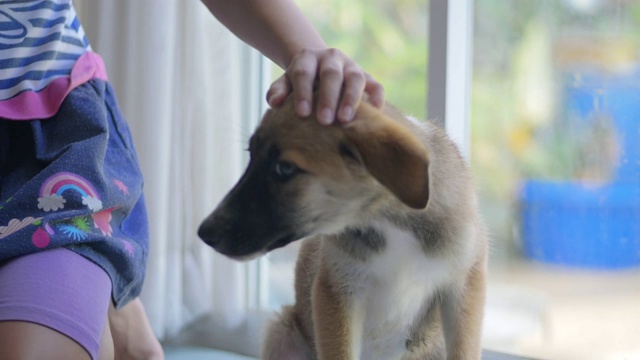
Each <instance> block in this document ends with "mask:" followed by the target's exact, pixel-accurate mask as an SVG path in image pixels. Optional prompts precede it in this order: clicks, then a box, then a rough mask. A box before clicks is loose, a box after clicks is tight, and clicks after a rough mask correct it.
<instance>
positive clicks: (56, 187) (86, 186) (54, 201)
mask: <svg viewBox="0 0 640 360" xmlns="http://www.w3.org/2000/svg"><path fill="white" fill-rule="evenodd" d="M66 191H75V192H77V193H79V194H80V196H82V204H84V205H86V206H87V207H88V208H89V209H90V210H91V211H92V212H97V211H99V210H100V209H102V201H101V200H100V196H99V195H98V192H97V191H96V189H95V188H94V187H93V185H92V184H91V183H90V182H89V181H87V179H85V178H83V177H82V176H80V175H77V174H73V173H69V172H60V173H56V174H54V175H53V176H51V177H50V178H48V179H47V180H46V181H45V182H44V184H42V187H41V188H40V197H39V198H38V209H42V210H44V211H47V212H48V211H57V210H60V209H63V208H64V204H65V203H66V202H67V201H66V200H65V198H64V197H63V194H64V193H65V192H66Z"/></svg>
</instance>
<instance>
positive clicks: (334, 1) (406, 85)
mask: <svg viewBox="0 0 640 360" xmlns="http://www.w3.org/2000/svg"><path fill="white" fill-rule="evenodd" d="M298 4H299V5H300V7H301V8H302V9H303V11H304V12H305V14H306V15H307V16H308V17H309V18H310V19H311V21H312V22H313V23H314V25H315V26H316V28H317V29H318V31H319V32H320V33H321V34H322V36H323V37H324V39H325V40H326V42H327V44H328V45H329V46H331V47H335V48H338V49H340V50H342V51H343V52H345V53H346V54H347V55H349V56H350V57H352V58H353V59H354V60H355V61H356V62H357V63H358V64H359V65H360V66H361V67H362V68H363V69H364V70H365V71H367V72H368V73H370V74H371V75H373V77H374V78H375V79H376V80H378V81H380V82H381V83H382V84H383V85H384V86H385V90H386V94H387V100H388V101H390V102H391V103H393V104H395V105H396V106H398V107H399V108H401V109H403V110H404V111H405V112H407V113H410V114H412V115H414V116H416V117H419V118H424V116H425V112H426V108H425V104H426V99H427V97H426V96H427V93H426V88H427V43H428V41H427V23H426V16H427V10H426V6H427V3H426V2H424V1H417V0H327V1H315V0H300V1H298Z"/></svg>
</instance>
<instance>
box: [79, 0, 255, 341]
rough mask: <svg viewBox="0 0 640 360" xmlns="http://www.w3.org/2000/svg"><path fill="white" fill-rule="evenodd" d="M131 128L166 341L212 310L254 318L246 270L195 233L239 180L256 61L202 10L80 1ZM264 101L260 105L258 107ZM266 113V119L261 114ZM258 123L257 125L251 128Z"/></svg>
mask: <svg viewBox="0 0 640 360" xmlns="http://www.w3.org/2000/svg"><path fill="white" fill-rule="evenodd" d="M76 6H77V7H78V13H79V14H80V17H81V19H82V21H83V26H84V28H85V31H86V33H87V36H88V38H89V41H90V42H91V44H92V46H93V49H94V51H96V52H98V53H99V54H101V55H102V56H103V58H104V60H105V63H106V65H107V69H108V71H109V78H110V81H111V82H112V84H113V85H114V87H115V89H116V94H117V97H118V100H119V102H120V106H121V109H122V111H123V113H124V115H125V117H126V118H127V119H128V121H129V124H130V126H131V130H132V132H133V136H134V140H135V143H136V146H137V150H138V155H139V158H140V163H141V167H142V171H143V173H144V175H145V179H146V181H145V195H146V200H147V207H148V210H149V219H150V232H151V253H150V256H149V267H148V271H147V278H146V282H145V286H144V289H143V294H142V300H143V302H144V303H145V306H146V308H147V311H148V314H149V317H150V320H151V322H152V325H153V328H154V331H155V332H156V334H157V335H158V336H159V337H160V338H168V337H172V336H174V335H176V334H177V332H178V330H180V329H181V328H182V327H183V326H184V325H186V324H188V323H189V322H191V321H192V320H194V319H196V318H197V317H199V316H201V315H203V314H207V313H211V312H212V311H213V314H214V315H216V318H218V319H219V320H220V321H221V322H222V325H221V326H222V328H234V327H237V326H239V325H240V324H241V322H242V321H243V320H244V318H245V309H246V295H245V291H246V287H245V279H246V278H247V276H246V266H245V265H243V264H239V263H236V262H232V261H230V260H228V259H226V258H223V257H221V256H219V255H217V254H214V251H213V250H212V249H210V248H208V247H207V246H206V245H204V244H203V243H202V242H201V241H200V240H199V239H198V238H197V236H196V229H197V227H198V225H199V223H200V221H201V220H202V219H203V218H204V217H205V216H206V215H207V213H208V212H210V211H211V210H212V209H213V208H214V207H215V205H216V204H217V202H218V201H219V200H220V198H221V197H222V196H223V195H224V193H225V192H226V191H227V190H228V189H229V188H230V187H231V186H232V184H233V183H234V182H235V181H236V179H237V178H238V177H239V175H240V173H241V170H242V168H243V164H244V159H243V151H242V149H243V147H244V146H245V144H246V141H247V139H248V136H249V134H250V132H251V130H252V126H251V125H250V122H249V119H246V117H247V116H248V114H249V113H248V111H247V110H246V109H248V108H250V107H251V104H247V102H249V101H251V100H253V99H254V98H255V96H254V95H252V96H253V98H252V97H251V96H249V97H248V96H247V94H249V93H251V91H253V93H255V91H256V89H249V88H248V87H250V86H251V85H247V84H248V81H247V80H248V79H247V78H248V77H249V76H248V75H247V66H248V65H247V64H248V63H250V61H251V59H252V58H255V54H254V53H252V52H251V51H250V50H248V48H247V47H246V46H244V45H242V44H241V42H240V41H238V40H237V39H235V38H234V37H233V36H232V35H231V34H230V33H229V32H228V31H227V30H226V29H225V28H224V27H223V26H222V25H220V24H219V23H217V22H216V21H215V20H214V18H213V16H212V15H211V14H210V13H209V12H208V11H207V10H206V8H205V7H204V6H203V5H202V4H201V3H200V2H199V1H184V2H182V1H181V2H178V1H159V0H138V1H125V0H118V1H115V0H101V1H87V0H84V1H81V0H76ZM254 102H255V101H254ZM253 113H256V111H253ZM252 120H253V121H255V119H252Z"/></svg>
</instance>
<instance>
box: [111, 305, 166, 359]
mask: <svg viewBox="0 0 640 360" xmlns="http://www.w3.org/2000/svg"><path fill="white" fill-rule="evenodd" d="M109 325H110V328H111V333H112V336H113V344H114V348H115V355H116V359H117V360H142V359H144V360H163V359H164V352H163V351H162V347H161V346H160V342H158V340H157V339H156V337H155V335H154V334H153V331H152V330H151V326H150V325H149V320H148V319H147V315H146V313H145V311H144V307H143V306H142V302H141V301H140V299H139V298H136V299H134V300H132V301H131V302H129V303H128V304H127V305H125V306H124V307H122V308H121V309H119V310H115V308H114V307H113V306H111V307H110V308H109Z"/></svg>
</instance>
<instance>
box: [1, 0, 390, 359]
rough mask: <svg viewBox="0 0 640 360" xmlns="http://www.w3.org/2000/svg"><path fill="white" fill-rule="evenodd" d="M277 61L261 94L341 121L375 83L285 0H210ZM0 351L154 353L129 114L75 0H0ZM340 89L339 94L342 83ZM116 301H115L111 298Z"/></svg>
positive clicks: (373, 97) (376, 98)
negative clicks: (278, 73) (142, 297)
mask: <svg viewBox="0 0 640 360" xmlns="http://www.w3.org/2000/svg"><path fill="white" fill-rule="evenodd" d="M205 3H206V5H207V7H208V8H209V9H210V10H211V12H212V13H213V14H214V15H215V16H216V17H217V18H218V19H219V20H220V21H221V22H222V23H223V24H225V25H226V26H227V27H229V29H230V30H232V31H233V32H234V33H235V34H236V35H237V36H239V37H240V38H241V39H243V40H244V41H246V42H247V43H249V44H250V45H252V46H254V47H256V48H257V49H258V50H260V51H261V52H262V53H263V54H265V55H266V56H268V57H269V58H270V59H271V60H273V61H274V62H276V63H277V64H278V65H280V66H281V67H283V68H286V69H287V70H286V72H285V74H284V75H283V76H282V77H281V78H280V79H278V80H276V82H274V84H273V85H272V86H271V88H270V90H269V92H268V93H267V97H268V100H269V103H270V104H271V105H272V106H278V105H280V104H281V103H282V102H283V101H284V99H285V98H286V97H287V96H288V95H289V93H293V96H294V97H295V99H296V111H297V112H298V113H299V114H300V115H302V116H306V115H309V114H310V112H311V111H312V110H311V109H312V105H313V104H312V103H311V99H312V89H313V85H314V82H315V81H319V84H320V86H319V94H320V96H319V98H318V100H317V104H316V105H317V106H316V108H317V118H318V121H320V122H321V123H324V124H329V123H331V122H332V121H333V120H334V118H338V119H339V120H340V121H343V122H345V121H349V120H350V119H351V118H352V117H353V114H354V108H355V106H356V105H357V102H358V101H359V100H360V97H361V95H362V93H363V91H365V92H367V93H368V95H369V100H370V101H371V102H373V103H374V104H375V105H378V106H380V105H381V104H382V102H383V97H384V94H383V90H382V86H381V85H380V84H378V83H377V82H376V81H375V80H373V79H372V78H371V77H370V76H369V75H368V74H366V73H364V72H363V71H362V70H361V69H360V68H359V67H358V66H357V65H356V64H355V63H354V62H353V61H352V60H351V59H349V58H348V57H346V56H345V55H344V54H342V53H341V52H339V51H337V50H333V49H327V47H326V45H325V44H324V42H323V41H322V39H321V38H320V36H319V35H318V34H317V32H316V31H315V30H314V29H313V27H312V26H311V25H310V24H309V23H308V21H307V20H306V19H305V18H304V16H303V15H302V14H301V13H300V11H299V9H298V8H297V7H296V6H295V4H294V3H293V2H292V1H291V0H272V1H263V0H236V1H227V0H206V1H205ZM0 69H1V72H0V359H44V358H46V359H110V358H113V357H114V349H115V355H116V356H117V358H123V359H129V358H131V359H162V358H163V355H162V349H161V347H160V345H159V343H158V342H157V340H156V339H155V337H154V336H153V334H152V332H151V330H150V327H149V324H148V321H147V319H146V315H145V314H144V309H143V307H142V304H141V303H140V301H139V300H138V299H137V296H138V294H139V293H140V289H141V286H142V282H143V279H144V272H145V264H146V257H147V252H148V234H147V223H146V221H147V220H146V212H145V206H144V197H143V195H142V177H141V174H140V170H139V167H138V161H137V158H136V154H135V150H134V147H133V143H132V140H131V136H130V134H129V130H128V127H127V124H126V123H125V121H124V120H123V118H122V116H121V114H120V111H119V109H118V106H117V104H116V101H115V95H114V94H113V90H112V88H111V87H110V85H109V83H108V82H107V74H106V71H105V67H104V64H103V63H102V59H101V58H100V57H99V56H98V55H97V54H95V53H94V52H92V51H91V47H90V45H89V43H88V41H87V40H86V38H85V36H84V32H83V29H82V27H81V26H80V23H79V21H78V19H77V17H76V14H75V11H74V8H73V5H72V4H71V0H58V1H7V2H0ZM341 94H342V95H341ZM116 309H118V310H116Z"/></svg>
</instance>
